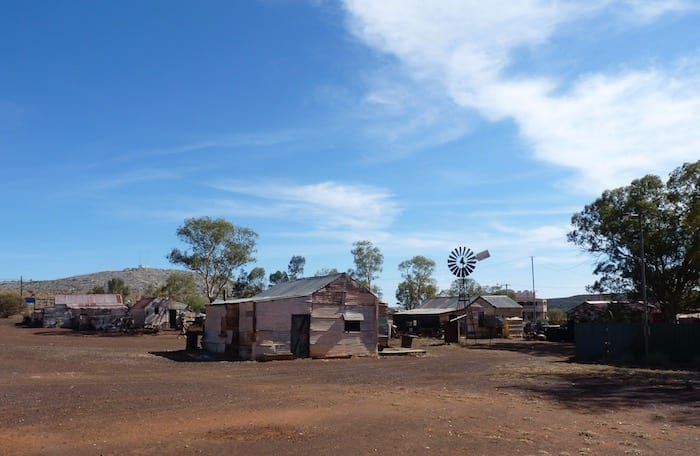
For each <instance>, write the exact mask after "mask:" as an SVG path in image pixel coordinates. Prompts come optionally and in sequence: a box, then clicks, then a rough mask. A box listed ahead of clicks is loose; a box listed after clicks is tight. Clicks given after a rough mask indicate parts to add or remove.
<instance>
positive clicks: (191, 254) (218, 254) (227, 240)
mask: <svg viewBox="0 0 700 456" xmlns="http://www.w3.org/2000/svg"><path fill="white" fill-rule="evenodd" d="M177 237H178V238H179V239H180V241H182V242H183V243H185V244H187V245H189V248H190V249H189V250H180V249H178V248H174V249H172V251H171V252H170V254H169V255H168V256H167V258H168V260H170V262H171V263H173V264H178V265H182V266H184V267H186V268H187V269H189V270H191V271H194V272H195V273H197V274H198V275H199V276H200V277H201V278H202V282H203V284H204V292H205V295H206V296H207V299H209V302H213V301H214V300H215V299H217V298H218V297H219V295H220V294H221V293H222V291H223V290H224V288H225V287H226V286H227V285H228V284H229V281H230V280H231V278H232V277H233V275H234V272H235V271H237V270H239V269H240V268H242V267H243V266H245V265H246V264H248V263H252V262H254V261H255V258H254V257H253V254H254V253H255V245H256V241H257V237H258V235H257V233H255V232H254V231H253V230H251V229H249V228H245V227H237V226H234V225H233V224H232V223H231V222H228V221H227V220H224V219H222V218H217V219H212V218H210V217H199V218H188V219H186V220H185V222H184V224H183V225H181V226H180V227H178V229H177Z"/></svg>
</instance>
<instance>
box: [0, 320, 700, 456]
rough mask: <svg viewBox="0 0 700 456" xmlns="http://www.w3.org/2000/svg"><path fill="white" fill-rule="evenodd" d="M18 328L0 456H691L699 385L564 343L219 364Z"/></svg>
mask: <svg viewBox="0 0 700 456" xmlns="http://www.w3.org/2000/svg"><path fill="white" fill-rule="evenodd" d="M16 321H17V320H16V319H5V320H0V350H1V353H2V356H1V357H0V454H2V455H25V454H27V455H29V454H32V455H33V454H42V455H44V454H47V455H75V454H78V455H83V454H84V455H122V454H130V455H153V454H167V455H171V454H178V455H190V454H263V455H265V454H276V455H278V454H299V455H307V454H333V455H345V454H348V455H358V454H361V455H365V454H430V453H432V454H469V455H492V454H498V455H501V454H512V455H516V454H517V455H560V456H564V455H589V454H590V455H629V454H631V455H665V456H670V455H689V454H700V372H698V371H697V370H695V371H689V370H651V369H634V368H627V367H612V366H604V365H595V364H577V363H572V362H570V357H571V355H572V347H571V346H569V345H561V344H555V343H549V342H523V341H519V342H516V341H503V340H500V341H495V340H494V341H493V342H491V343H489V341H479V343H478V345H477V344H475V343H474V341H472V340H470V341H468V344H467V346H464V344H462V345H457V344H453V345H442V344H440V343H439V341H435V340H424V339H417V340H416V341H415V342H414V344H416V345H419V346H421V347H422V348H425V349H426V354H425V355H424V356H420V357H415V356H401V357H380V358H353V359H336V360H308V359H304V360H294V361H273V362H267V363H256V362H230V361H214V360H206V359H203V357H201V356H194V357H193V356H187V355H186V354H184V353H183V351H182V349H183V348H184V345H185V340H184V339H178V338H177V334H175V333H172V332H162V333H160V334H158V335H133V336H120V335H85V334H80V333H75V332H72V331H70V330H58V329H42V328H21V327H16V326H14V323H15V322H16ZM393 345H398V342H396V341H394V342H393Z"/></svg>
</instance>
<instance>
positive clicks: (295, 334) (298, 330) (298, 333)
mask: <svg viewBox="0 0 700 456" xmlns="http://www.w3.org/2000/svg"><path fill="white" fill-rule="evenodd" d="M310 332H311V315H308V314H305V315H292V331H291V340H290V347H289V348H290V351H291V352H292V354H293V355H294V357H295V358H308V357H309V334H310Z"/></svg>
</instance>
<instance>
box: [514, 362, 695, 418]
mask: <svg viewBox="0 0 700 456" xmlns="http://www.w3.org/2000/svg"><path fill="white" fill-rule="evenodd" d="M605 367H606V368H605V369H601V370H597V371H593V372H591V371H590V370H587V369H573V371H572V372H567V369H563V370H560V371H558V370H555V371H553V372H542V373H536V374H530V375H528V374H525V376H526V377H527V379H528V381H526V382H525V381H521V382H519V383H518V384H516V385H510V386H509V388H513V389H517V390H521V391H524V392H526V393H527V394H535V395H537V396H539V397H548V398H550V399H553V400H556V401H557V402H558V403H560V404H562V405H564V406H565V407H568V408H575V409H576V410H582V409H583V410H586V411H588V412H590V413H597V412H602V411H610V410H615V409H621V408H625V407H645V408H646V407H651V408H653V407H657V406H661V405H676V406H682V407H683V409H682V410H681V411H679V413H678V415H677V416H674V417H665V416H663V415H662V414H660V415H659V417H658V418H659V419H664V418H669V419H673V420H674V421H676V422H679V423H683V424H688V425H693V426H700V374H699V373H698V372H692V371H668V370H663V371H655V370H649V369H643V370H642V369H630V368H614V367H610V366H605Z"/></svg>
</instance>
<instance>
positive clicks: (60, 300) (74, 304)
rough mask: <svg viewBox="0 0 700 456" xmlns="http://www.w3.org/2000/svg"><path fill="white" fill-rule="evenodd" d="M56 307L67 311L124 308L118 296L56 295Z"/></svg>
mask: <svg viewBox="0 0 700 456" xmlns="http://www.w3.org/2000/svg"><path fill="white" fill-rule="evenodd" d="M55 303H56V305H65V306H66V307H68V308H69V309H122V308H125V307H126V306H125V305H124V303H123V302H122V296H121V295H118V294H88V295H56V298H55Z"/></svg>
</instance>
